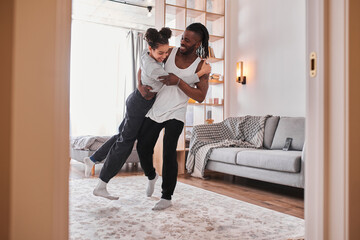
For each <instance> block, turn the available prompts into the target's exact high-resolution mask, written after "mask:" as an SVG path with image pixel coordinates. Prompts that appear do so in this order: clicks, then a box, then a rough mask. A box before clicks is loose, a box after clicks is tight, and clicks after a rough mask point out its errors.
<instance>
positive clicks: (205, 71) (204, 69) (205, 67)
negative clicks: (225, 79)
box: [200, 62, 211, 76]
mask: <svg viewBox="0 0 360 240" xmlns="http://www.w3.org/2000/svg"><path fill="white" fill-rule="evenodd" d="M200 72H201V73H202V74H201V76H202V75H206V74H210V73H211V66H210V64H209V63H208V62H204V64H203V65H202V66H201V69H200Z"/></svg>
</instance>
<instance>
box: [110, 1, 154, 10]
mask: <svg viewBox="0 0 360 240" xmlns="http://www.w3.org/2000/svg"><path fill="white" fill-rule="evenodd" d="M108 1H110V2H116V3H122V4H127V5H130V6H135V7H142V8H147V9H149V8H152V6H150V5H148V6H144V5H139V4H135V3H129V2H126V1H121V0H108ZM149 11H151V9H150V10H149Z"/></svg>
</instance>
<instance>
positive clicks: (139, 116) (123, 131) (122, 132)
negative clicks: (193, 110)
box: [91, 89, 155, 183]
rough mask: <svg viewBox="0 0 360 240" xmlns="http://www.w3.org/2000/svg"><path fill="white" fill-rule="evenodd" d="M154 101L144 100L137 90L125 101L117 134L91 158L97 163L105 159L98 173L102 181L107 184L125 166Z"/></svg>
mask: <svg viewBox="0 0 360 240" xmlns="http://www.w3.org/2000/svg"><path fill="white" fill-rule="evenodd" d="M154 101H155V98H153V99H151V100H146V99H144V98H143V97H142V96H141V93H140V92H139V90H137V89H136V90H135V91H134V92H133V93H131V94H130V95H129V97H128V98H127V99H126V113H125V118H124V120H123V121H122V123H121V125H120V127H119V134H117V135H114V136H112V137H111V138H110V139H109V140H108V141H107V142H105V143H104V144H103V145H102V146H101V147H100V148H99V149H98V150H97V151H96V152H95V153H94V154H93V155H92V156H91V158H92V159H93V160H95V161H97V162H100V161H102V160H104V159H105V163H104V166H103V168H102V169H101V172H100V179H101V180H102V181H104V182H106V183H107V182H109V181H110V179H111V178H113V177H114V176H115V175H116V174H117V173H118V172H119V171H120V169H121V168H122V166H123V165H124V164H125V162H126V160H127V159H128V157H129V156H130V154H131V152H132V149H133V147H134V143H135V140H136V138H137V136H138V133H139V130H140V127H141V125H142V123H143V121H144V119H145V115H146V113H147V112H148V111H149V110H150V108H151V107H152V105H153V104H154Z"/></svg>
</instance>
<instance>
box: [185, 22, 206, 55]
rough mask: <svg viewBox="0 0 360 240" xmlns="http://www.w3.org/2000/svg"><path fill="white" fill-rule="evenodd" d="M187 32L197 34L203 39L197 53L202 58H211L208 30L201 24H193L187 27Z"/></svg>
mask: <svg viewBox="0 0 360 240" xmlns="http://www.w3.org/2000/svg"><path fill="white" fill-rule="evenodd" d="M186 30H188V31H192V32H195V33H197V34H198V35H199V36H200V37H201V45H200V47H199V48H198V49H197V50H196V53H197V55H198V56H199V57H201V58H207V57H208V56H209V32H208V30H207V28H206V27H205V26H204V25H203V24H201V23H192V24H190V25H189V26H187V28H186Z"/></svg>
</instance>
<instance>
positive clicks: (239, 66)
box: [236, 61, 246, 84]
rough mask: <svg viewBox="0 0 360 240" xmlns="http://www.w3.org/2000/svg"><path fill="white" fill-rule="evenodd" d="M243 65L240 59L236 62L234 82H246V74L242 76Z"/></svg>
mask: <svg viewBox="0 0 360 240" xmlns="http://www.w3.org/2000/svg"><path fill="white" fill-rule="evenodd" d="M243 65H244V63H243V62H242V61H241V62H237V63H236V82H238V83H241V84H246V76H244V70H243Z"/></svg>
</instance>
